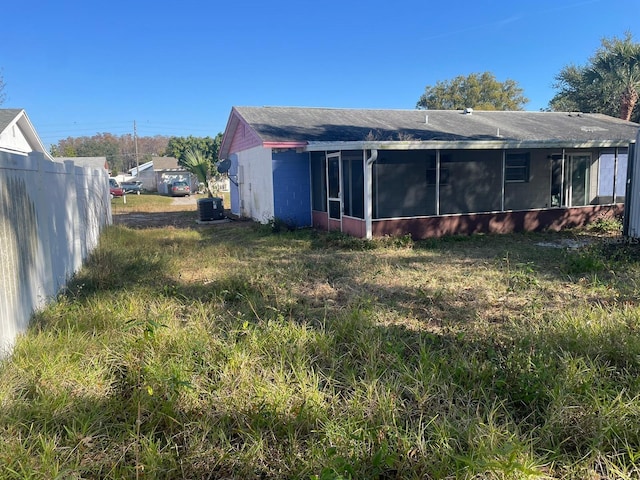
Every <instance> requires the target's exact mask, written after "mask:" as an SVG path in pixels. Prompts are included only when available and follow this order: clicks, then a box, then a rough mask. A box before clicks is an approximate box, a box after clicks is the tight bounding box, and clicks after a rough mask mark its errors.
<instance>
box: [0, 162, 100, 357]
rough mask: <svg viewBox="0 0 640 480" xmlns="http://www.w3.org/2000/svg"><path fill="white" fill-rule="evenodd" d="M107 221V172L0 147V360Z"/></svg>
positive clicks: (78, 263)
mask: <svg viewBox="0 0 640 480" xmlns="http://www.w3.org/2000/svg"><path fill="white" fill-rule="evenodd" d="M110 223H111V202H110V199H109V189H108V174H107V172H106V170H98V169H90V168H83V167H77V166H75V165H74V164H73V162H69V161H66V162H64V164H63V163H58V162H52V161H50V160H48V159H46V158H45V157H44V155H42V154H39V153H32V154H30V155H29V156H28V157H27V156H24V155H14V154H10V153H6V152H0V358H1V357H3V356H6V354H8V353H10V351H11V349H12V347H13V345H14V343H15V340H16V337H17V336H18V335H19V334H20V333H22V332H24V331H25V330H26V328H27V327H28V324H29V319H30V318H31V315H32V314H33V312H34V311H35V310H37V309H39V308H41V307H43V306H44V305H45V304H46V303H47V302H48V301H50V300H52V299H54V298H55V296H56V294H57V293H58V292H59V291H60V290H61V288H62V287H63V286H64V285H65V284H66V282H67V281H68V280H69V278H70V277H71V276H72V275H73V274H74V273H75V272H76V271H77V270H78V269H79V268H80V267H81V266H82V262H83V260H85V259H86V257H87V256H88V255H89V254H90V253H91V251H92V250H93V249H94V247H96V245H97V244H98V238H99V236H100V231H101V229H102V227H103V226H105V225H107V224H110Z"/></svg>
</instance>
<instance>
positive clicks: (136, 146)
mask: <svg viewBox="0 0 640 480" xmlns="http://www.w3.org/2000/svg"><path fill="white" fill-rule="evenodd" d="M133 143H134V145H135V148H136V178H137V179H139V178H138V177H139V176H140V162H139V160H138V132H137V130H136V121H135V120H134V121H133Z"/></svg>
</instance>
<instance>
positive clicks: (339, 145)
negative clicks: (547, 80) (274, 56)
mask: <svg viewBox="0 0 640 480" xmlns="http://www.w3.org/2000/svg"><path fill="white" fill-rule="evenodd" d="M629 143H631V141H630V140H628V139H621V140H575V141H569V140H427V141H382V142H380V141H378V142H375V141H374V142H371V141H353V142H349V141H346V142H309V143H308V144H307V145H306V147H305V150H306V151H308V152H317V151H327V150H374V149H375V150H503V149H534V148H567V149H573V148H576V149H577V148H615V147H627V146H628V145H629Z"/></svg>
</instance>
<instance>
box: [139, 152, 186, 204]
mask: <svg viewBox="0 0 640 480" xmlns="http://www.w3.org/2000/svg"><path fill="white" fill-rule="evenodd" d="M129 173H130V174H131V175H132V177H133V178H135V179H136V180H138V181H141V182H142V185H143V187H144V189H145V190H147V191H149V192H158V193H162V194H165V195H166V194H168V193H169V185H170V184H171V183H173V182H178V181H183V182H187V183H188V184H189V187H190V188H191V191H192V192H194V191H197V190H198V179H197V178H196V177H195V176H194V175H192V174H191V173H189V171H187V170H185V168H184V167H182V166H181V165H179V164H178V159H176V158H173V157H151V161H150V162H146V163H143V164H142V165H140V167H134V168H132V169H131V170H129Z"/></svg>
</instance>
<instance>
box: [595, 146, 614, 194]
mask: <svg viewBox="0 0 640 480" xmlns="http://www.w3.org/2000/svg"><path fill="white" fill-rule="evenodd" d="M615 165H616V152H615V150H606V151H603V152H602V153H601V154H600V164H599V169H598V203H600V204H603V203H613V195H614V192H613V185H614V175H615Z"/></svg>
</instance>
